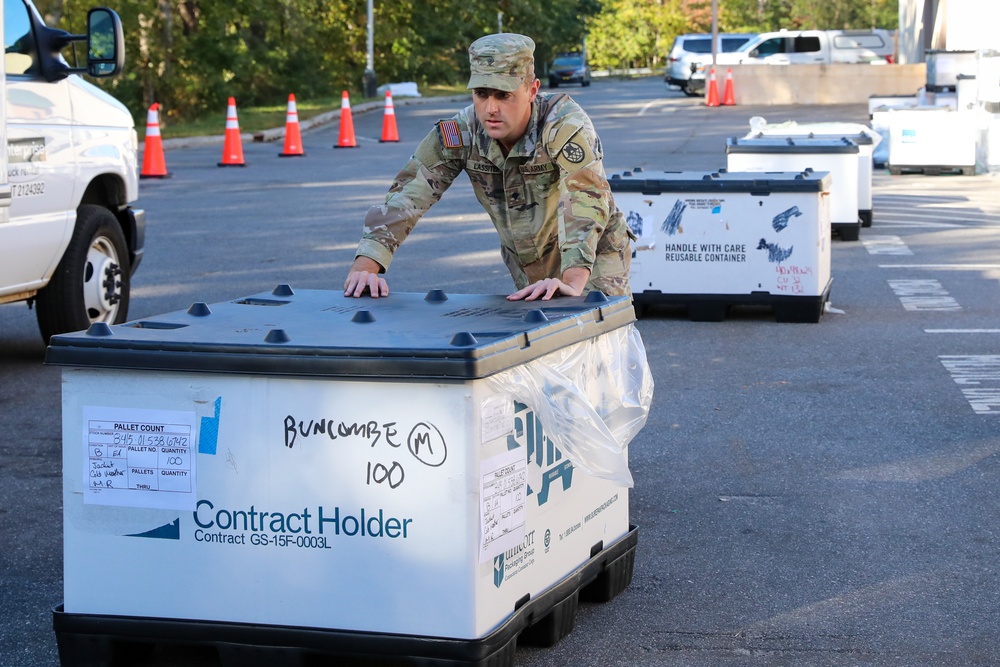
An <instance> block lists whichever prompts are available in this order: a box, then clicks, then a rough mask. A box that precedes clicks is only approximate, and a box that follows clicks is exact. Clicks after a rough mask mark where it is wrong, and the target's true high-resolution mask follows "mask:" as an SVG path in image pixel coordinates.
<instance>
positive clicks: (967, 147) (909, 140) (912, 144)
mask: <svg viewBox="0 0 1000 667" xmlns="http://www.w3.org/2000/svg"><path fill="white" fill-rule="evenodd" d="M977 135H978V128H977V124H976V122H975V121H974V120H971V119H970V117H969V115H967V114H964V113H960V112H957V111H952V110H950V109H936V108H930V107H922V108H917V109H891V110H890V111H889V173H891V174H894V175H898V174H901V173H903V172H905V171H920V172H923V173H928V174H933V173H939V172H940V171H953V170H960V171H961V172H962V173H963V174H966V175H972V174H974V173H975V171H976V140H977V138H978V137H977Z"/></svg>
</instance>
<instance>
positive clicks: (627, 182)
mask: <svg viewBox="0 0 1000 667" xmlns="http://www.w3.org/2000/svg"><path fill="white" fill-rule="evenodd" d="M856 149H857V146H855V150H856ZM608 182H609V183H610V184H611V191H612V192H642V193H647V194H660V193H664V192H704V193H714V194H721V193H727V192H749V193H751V194H769V193H772V192H825V191H827V190H829V189H830V183H831V181H830V174H829V172H826V171H813V170H812V169H806V170H805V171H801V172H790V171H789V172H786V171H773V172H771V171H726V170H724V169H722V170H719V171H715V172H705V171H643V170H642V169H634V170H632V171H626V172H622V173H620V174H612V175H611V178H610V179H609V180H608Z"/></svg>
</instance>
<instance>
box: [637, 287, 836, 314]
mask: <svg viewBox="0 0 1000 667" xmlns="http://www.w3.org/2000/svg"><path fill="white" fill-rule="evenodd" d="M831 283H832V280H831V282H830V283H827V285H826V289H824V290H823V293H822V294H820V295H819V296H785V295H774V294H770V293H768V292H752V293H750V294H664V293H662V292H659V291H645V292H635V293H633V294H632V301H633V303H634V304H635V312H636V315H637V316H638V317H644V316H646V315H647V314H648V311H649V307H650V306H656V305H662V306H684V307H685V308H687V315H688V318H689V319H691V320H693V321H695V322H721V321H722V320H724V319H726V316H727V315H728V314H729V309H730V308H731V307H733V306H768V307H770V308H771V311H772V312H773V313H774V319H775V320H776V321H778V322H790V323H812V324H815V323H816V322H819V318H820V317H821V316H822V315H823V311H824V310H825V308H826V302H827V301H828V300H829V299H830V284H831Z"/></svg>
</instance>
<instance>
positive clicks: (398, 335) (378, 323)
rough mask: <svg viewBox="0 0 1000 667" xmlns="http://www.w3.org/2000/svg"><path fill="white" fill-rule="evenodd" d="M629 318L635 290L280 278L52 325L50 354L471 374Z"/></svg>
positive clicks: (135, 361)
mask: <svg viewBox="0 0 1000 667" xmlns="http://www.w3.org/2000/svg"><path fill="white" fill-rule="evenodd" d="M634 320H635V312H634V311H633V309H632V300H631V299H630V298H629V297H625V296H616V297H606V296H604V295H603V294H601V293H600V292H592V293H590V294H588V295H587V296H586V297H559V298H555V299H552V300H550V301H508V300H507V299H506V297H505V296H502V295H501V296H495V295H473V294H450V295H448V294H445V293H444V292H442V291H441V290H432V291H431V292H428V293H427V294H426V295H424V294H414V293H395V292H394V293H392V294H390V295H389V296H388V297H382V298H379V299H371V298H368V297H365V298H361V299H355V298H350V297H345V296H344V295H343V292H339V291H329V290H292V289H291V288H290V287H289V286H288V285H279V286H278V287H276V288H275V289H274V291H272V292H263V293H261V294H255V295H252V296H248V297H245V298H242V299H236V300H233V301H227V302H223V303H216V304H212V305H208V304H205V303H195V304H194V305H192V306H191V307H190V308H188V309H187V310H186V311H185V310H180V311H176V312H173V313H167V314H164V315H160V316H157V317H150V318H146V319H141V320H135V321H132V322H126V323H124V324H116V325H112V326H108V325H107V324H105V323H103V322H101V323H95V324H93V325H91V327H90V329H88V330H87V331H81V332H77V333H71V334H62V335H58V336H53V337H52V339H51V340H50V342H49V347H48V349H47V350H46V353H45V363H47V364H52V365H56V366H74V367H86V368H106V369H136V370H156V371H202V372H211V373H237V374H255V375H291V376H314V377H367V378H371V377H377V378H404V379H411V378H434V379H474V378H481V377H486V376H488V375H491V374H493V373H496V372H499V371H502V370H506V369H508V368H512V367H514V366H516V365H519V364H523V363H526V362H528V361H530V360H532V359H535V358H538V357H540V356H542V355H544V354H547V353H549V352H552V351H554V350H557V349H560V348H563V347H566V346H568V345H571V344H573V343H576V342H579V341H581V340H586V339H589V338H593V337H596V336H598V335H600V334H603V333H606V332H609V331H612V330H614V329H617V328H619V327H622V326H625V325H627V324H629V323H630V322H633V321H634Z"/></svg>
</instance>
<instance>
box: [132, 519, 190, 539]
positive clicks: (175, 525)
mask: <svg viewBox="0 0 1000 667" xmlns="http://www.w3.org/2000/svg"><path fill="white" fill-rule="evenodd" d="M125 537H149V538H152V539H157V540H179V539H181V518H180V517H177V518H176V519H174V520H173V521H171V522H170V523H166V524H163V525H162V526H159V527H157V528H153V529H152V530H147V531H146V532H144V533H129V534H128V535H126V536H125Z"/></svg>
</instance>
